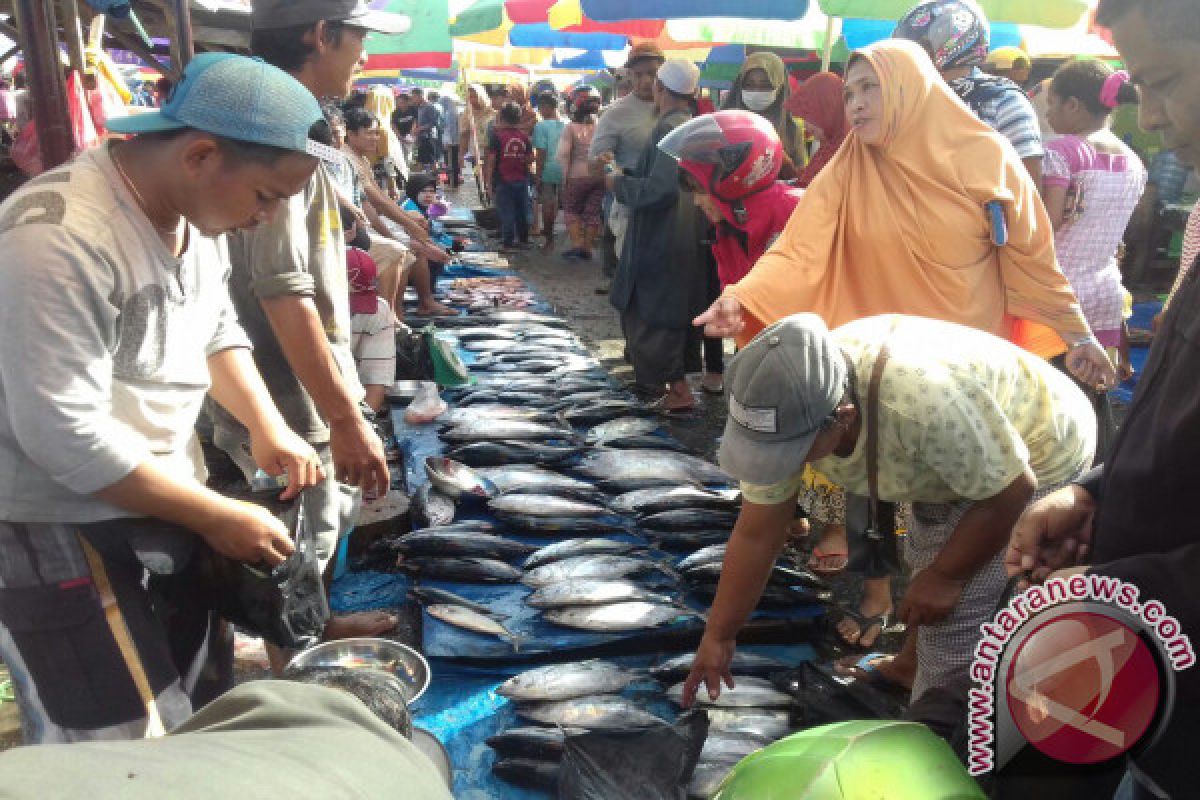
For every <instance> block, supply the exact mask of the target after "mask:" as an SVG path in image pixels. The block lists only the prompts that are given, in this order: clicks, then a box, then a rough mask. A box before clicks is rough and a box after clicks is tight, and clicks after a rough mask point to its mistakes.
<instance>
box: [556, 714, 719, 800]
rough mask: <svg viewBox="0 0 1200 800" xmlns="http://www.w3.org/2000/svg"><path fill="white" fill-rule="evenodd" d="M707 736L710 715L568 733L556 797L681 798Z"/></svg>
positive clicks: (590, 799)
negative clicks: (649, 725) (645, 725)
mask: <svg viewBox="0 0 1200 800" xmlns="http://www.w3.org/2000/svg"><path fill="white" fill-rule="evenodd" d="M707 737H708V714H706V713H704V712H703V711H700V710H693V711H689V712H687V713H685V714H683V715H682V716H680V717H679V719H678V721H676V722H675V724H674V725H658V726H655V727H652V728H642V729H639V730H633V731H591V732H589V733H584V734H580V735H578V736H568V737H567V740H566V745H565V748H566V749H565V751H564V753H563V760H562V767H561V769H560V770H559V775H558V797H559V798H560V800H683V798H685V797H687V787H688V783H690V782H691V780H692V772H693V771H694V770H695V769H696V761H697V760H698V759H699V758H700V750H701V748H703V747H704V740H705V739H706V738H707Z"/></svg>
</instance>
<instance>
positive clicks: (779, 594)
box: [689, 582, 833, 608]
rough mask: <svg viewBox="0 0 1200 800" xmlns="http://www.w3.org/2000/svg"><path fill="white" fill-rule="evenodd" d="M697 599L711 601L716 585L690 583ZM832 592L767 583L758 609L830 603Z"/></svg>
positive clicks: (759, 599) (690, 587)
mask: <svg viewBox="0 0 1200 800" xmlns="http://www.w3.org/2000/svg"><path fill="white" fill-rule="evenodd" d="M689 589H690V591H692V592H693V593H694V594H695V595H696V596H697V597H699V598H700V599H702V600H708V601H711V600H712V599H713V598H715V597H716V596H717V584H716V583H713V582H706V583H692V584H691V585H690V586H689ZM832 602H833V592H832V591H829V590H818V589H805V588H802V587H801V588H797V587H794V586H779V585H777V584H773V583H768V584H767V585H766V586H765V587H764V588H763V593H762V595H761V596H760V597H759V598H758V607H759V608H795V607H796V606H811V605H816V604H818V603H832Z"/></svg>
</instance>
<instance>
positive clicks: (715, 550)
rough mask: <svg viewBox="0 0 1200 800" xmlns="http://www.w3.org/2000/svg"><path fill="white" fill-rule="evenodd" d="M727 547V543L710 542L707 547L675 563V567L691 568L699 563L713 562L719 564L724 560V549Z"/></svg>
mask: <svg viewBox="0 0 1200 800" xmlns="http://www.w3.org/2000/svg"><path fill="white" fill-rule="evenodd" d="M728 547H729V545H727V544H710V545H709V546H708V547H702V548H700V549H699V550H697V551H696V552H694V553H692V554H691V555H690V556H688V557H687V558H685V559H683V560H682V561H680V562H679V563H678V564H676V565H675V569H691V568H692V567H698V566H700V565H701V564H712V563H714V562H715V563H718V564H719V563H721V562H722V561H724V560H725V550H726V549H727V548H728Z"/></svg>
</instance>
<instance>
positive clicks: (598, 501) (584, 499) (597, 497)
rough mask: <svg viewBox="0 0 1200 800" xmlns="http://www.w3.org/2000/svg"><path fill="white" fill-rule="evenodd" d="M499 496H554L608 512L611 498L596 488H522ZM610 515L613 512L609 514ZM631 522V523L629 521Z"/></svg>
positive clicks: (510, 490)
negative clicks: (598, 507) (599, 507)
mask: <svg viewBox="0 0 1200 800" xmlns="http://www.w3.org/2000/svg"><path fill="white" fill-rule="evenodd" d="M497 494H508V495H514V494H543V495H547V494H548V495H552V496H554V497H557V498H560V499H562V500H574V501H575V502H577V503H588V504H589V505H594V506H602V507H603V508H604V509H605V510H606V511H608V500H609V497H608V495H606V494H605V493H604V492H602V491H600V490H599V489H595V488H588V489H564V488H540V487H520V488H516V489H509V490H508V491H507V492H497ZM609 513H610V514H611V513H612V512H609ZM629 522H631V521H629Z"/></svg>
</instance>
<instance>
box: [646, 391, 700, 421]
mask: <svg viewBox="0 0 1200 800" xmlns="http://www.w3.org/2000/svg"><path fill="white" fill-rule="evenodd" d="M665 400H666V395H664V396H662V397H660V398H658V399H657V400H655V401H654V402H653V403H648V404H647V406H646V407H647V408H651V409H653V410H655V411H657V412H658V413H660V414H665V415H666V416H686V415H688V414H692V413H695V411H696V410H697V408H699V406H697V405H695V404H692V405H690V406H684V407H682V408H667V406H666V403H665V402H664V401H665Z"/></svg>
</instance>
